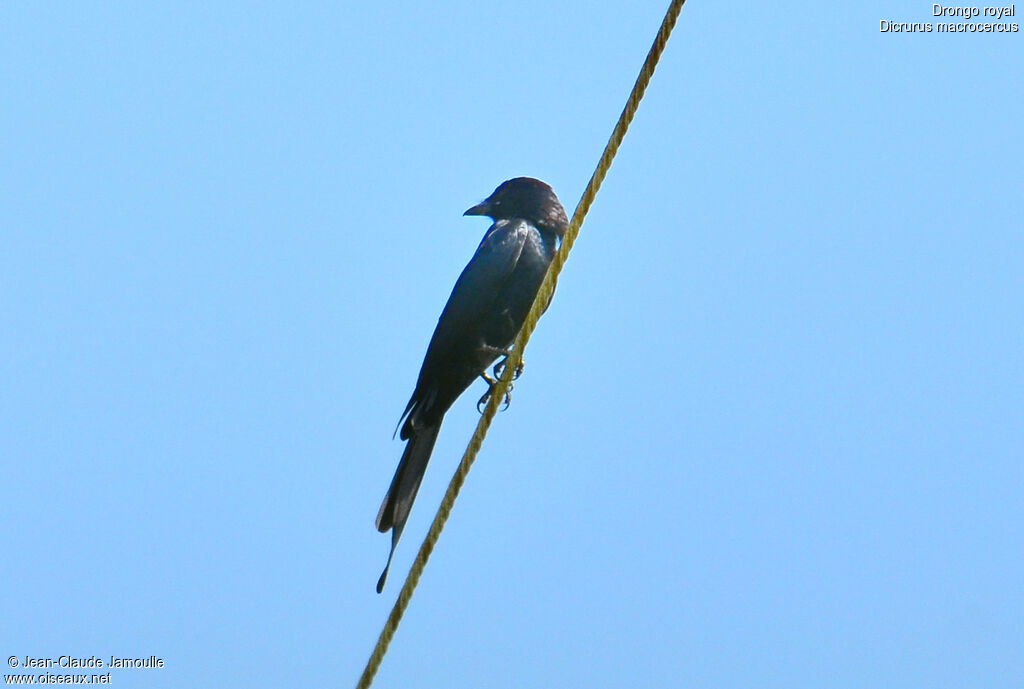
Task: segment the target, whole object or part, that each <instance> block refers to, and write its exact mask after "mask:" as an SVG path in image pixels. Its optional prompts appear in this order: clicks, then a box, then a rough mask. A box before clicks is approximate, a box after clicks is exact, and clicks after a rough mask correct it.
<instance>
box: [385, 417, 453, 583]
mask: <svg viewBox="0 0 1024 689" xmlns="http://www.w3.org/2000/svg"><path fill="white" fill-rule="evenodd" d="M440 430H441V424H440V423H438V424H436V425H432V426H426V427H420V428H417V429H416V433H415V435H413V436H412V437H411V438H409V442H408V443H407V444H406V446H405V452H403V453H402V460H401V461H400V462H399V463H398V469H397V470H396V471H395V477H394V478H393V479H391V487H390V488H388V493H387V495H385V496H384V502H383V503H381V506H380V511H379V512H377V530H378V531H380V532H381V533H383V532H385V531H387V530H388V529H391V552H389V553H388V562H387V564H386V565H385V566H384V571H383V572H382V573H381V575H380V579H379V580H378V581H377V593H380V592H381V591H383V590H384V581H385V580H386V579H387V577H388V569H389V568H390V567H391V558H392V556H393V555H394V554H395V546H396V545H398V539H399V538H401V537H402V530H403V529H404V528H405V522H406V520H407V519H408V518H409V511H410V510H411V509H412V503H413V500H415V499H416V492H417V491H418V490H419V489H420V481H422V480H423V472H425V471H426V470H427V462H429V461H430V454H431V452H433V451H434V442H435V441H436V440H437V433H438V431H440Z"/></svg>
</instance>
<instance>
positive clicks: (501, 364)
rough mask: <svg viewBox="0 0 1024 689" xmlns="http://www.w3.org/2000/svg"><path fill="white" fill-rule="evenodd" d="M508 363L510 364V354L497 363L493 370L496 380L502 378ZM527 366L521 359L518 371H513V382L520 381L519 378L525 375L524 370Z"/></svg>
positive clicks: (517, 366) (517, 367)
mask: <svg viewBox="0 0 1024 689" xmlns="http://www.w3.org/2000/svg"><path fill="white" fill-rule="evenodd" d="M506 363H508V354H506V355H505V358H504V359H502V360H501V361H499V362H498V363H496V364H495V365H494V368H493V369H491V370H492V371H493V372H494V377H495V378H501V374H502V373H504V372H505V364H506ZM525 366H526V362H525V361H523V360H522V359H520V360H519V363H518V364H517V365H516V370H514V371H512V380H519V376H521V375H523V368H524V367H525Z"/></svg>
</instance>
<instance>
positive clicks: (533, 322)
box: [356, 0, 686, 689]
mask: <svg viewBox="0 0 1024 689" xmlns="http://www.w3.org/2000/svg"><path fill="white" fill-rule="evenodd" d="M685 1H686V0H672V4H671V5H670V6H669V8H668V12H666V13H665V19H664V20H662V22H661V28H660V29H658V35H657V36H656V37H655V39H654V44H653V45H652V46H651V49H650V51H649V52H648V53H647V59H646V60H644V66H643V67H641V68H640V74H639V76H637V78H636V83H635V84H633V90H632V91H631V92H630V94H629V100H627V101H626V107H624V108H623V109H622V114H621V115H619V121H618V122H617V123H616V124H615V129H614V130H613V131H612V135H611V136H610V137H609V138H608V143H607V145H606V146H605V147H604V153H603V154H602V155H601V160H600V161H598V163H597V169H595V170H594V174H593V175H591V177H590V182H589V183H588V184H587V188H586V190H584V192H583V197H582V198H581V199H580V202H579V203H578V204H577V205H576V211H575V212H574V213H573V214H572V220H571V221H570V222H569V229H568V230H566V232H565V236H564V237H563V238H562V244H561V246H560V247H559V248H558V252H557V253H556V254H555V258H554V260H552V261H551V266H550V267H549V268H548V272H547V275H545V276H544V282H542V283H541V286H540V289H539V290H538V291H537V297H536V298H535V299H534V300H533V306H532V307H530V313H529V314H527V316H526V321H525V322H524V323H523V328H522V330H520V331H519V335H518V337H516V342H515V345H514V347H513V349H512V352H511V354H510V355H509V357H508V361H506V362H505V364H506V365H505V369H504V370H503V371H502V374H501V378H500V379H499V380H498V383H497V384H496V385H495V386H494V387H493V388H492V389H491V397H490V399H489V400H488V401H487V406H486V407H485V408H484V411H483V414H482V415H481V417H480V422H479V423H478V424H477V425H476V430H475V431H474V432H473V437H472V438H470V440H469V445H468V446H467V447H466V452H465V453H464V454H463V455H462V461H461V462H460V463H459V468H458V469H456V470H455V475H454V476H452V480H451V483H449V484H448V490H447V491H446V492H445V494H444V499H443V500H442V501H441V506H440V507H439V508H438V510H437V514H436V515H435V516H434V521H433V523H432V524H431V525H430V530H429V531H428V532H427V537H426V538H425V539H423V545H421V546H420V550H419V552H418V553H417V554H416V560H415V561H414V562H413V564H412V568H411V569H410V570H409V575H408V576H407V577H406V579H405V583H404V584H403V585H402V590H401V591H400V592H399V593H398V600H396V601H395V605H394V607H393V608H392V609H391V614H390V615H388V619H387V622H385V623H384V628H383V629H382V630H381V632H380V636H379V637H378V638H377V645H376V646H374V649H373V653H371V654H370V659H369V660H368V661H367V663H366V669H365V670H363V674H362V676H361V677H360V678H359V683H358V684H357V685H356V689H367V688H368V687H369V686H370V684H372V683H373V677H374V675H376V674H377V670H378V668H380V664H381V661H382V660H383V659H384V654H385V653H386V652H387V650H388V645H389V644H390V643H391V639H392V637H394V635H395V630H396V629H398V623H399V622H400V621H401V619H402V615H403V614H404V613H405V609H406V607H408V605H409V600H410V599H411V598H412V593H413V591H414V590H415V589H416V584H418V583H419V580H420V575H422V574H423V569H424V568H425V567H426V566H427V560H428V559H430V553H431V552H432V551H433V550H434V545H435V544H436V543H437V539H438V538H439V537H440V536H441V530H442V529H444V524H445V522H446V521H448V515H449V514H451V511H452V506H453V505H454V504H455V498H456V497H457V496H458V494H459V491H460V490H461V489H462V484H463V483H465V481H466V476H467V474H469V468H470V467H471V466H472V465H473V462H474V460H476V455H477V453H478V452H479V451H480V446H481V445H483V442H484V436H486V435H487V429H489V428H490V426H491V421H493V420H494V415H495V414H497V412H498V405H499V404H501V401H502V400H503V399H504V398H505V391H506V390H508V385H509V383H510V382H511V380H512V374H513V372H514V371H515V370H516V367H517V366H519V363H520V362H521V361H522V360H523V349H525V347H526V343H527V342H528V341H529V340H530V335H532V334H533V331H534V328H536V327H537V321H538V320H540V316H541V313H543V312H544V309H545V307H546V306H547V304H548V301H549V300H550V299H551V295H552V294H553V293H554V291H555V283H556V282H557V281H558V274H559V273H560V272H561V271H562V266H564V265H565V260H566V258H568V256H569V251H571V250H572V245H573V244H574V243H575V242H576V237H577V235H579V233H580V227H581V226H582V225H583V219H584V218H585V217H586V215H587V212H588V211H589V210H590V206H591V204H592V203H593V202H594V197H595V196H597V190H598V189H600V188H601V183H602V182H603V181H604V177H605V175H606V174H607V173H608V168H610V167H611V164H612V159H614V158H615V154H616V153H617V152H618V150H619V145H620V144H621V143H622V139H623V138H624V137H625V136H626V130H627V129H629V124H630V122H632V121H633V116H634V115H635V114H636V109H637V107H638V106H639V105H640V100H641V99H642V98H643V97H644V91H646V90H647V84H648V83H650V80H651V76H652V75H653V74H654V68H655V66H656V65H657V64H658V59H659V58H660V57H661V53H662V51H663V50H665V44H666V43H668V37H669V35H670V34H671V33H672V29H673V27H675V24H676V19H678V18H679V12H680V10H682V8H683V3H684V2H685Z"/></svg>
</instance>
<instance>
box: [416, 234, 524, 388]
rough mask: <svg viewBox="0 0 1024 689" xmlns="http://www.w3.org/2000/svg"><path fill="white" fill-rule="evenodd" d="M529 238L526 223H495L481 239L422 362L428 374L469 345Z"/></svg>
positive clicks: (438, 322) (453, 291) (461, 276)
mask: <svg viewBox="0 0 1024 689" xmlns="http://www.w3.org/2000/svg"><path fill="white" fill-rule="evenodd" d="M529 234H530V224H529V223H528V222H526V221H525V220H518V219H516V220H498V221H497V222H495V223H494V225H492V226H491V228H490V229H489V230H488V231H487V234H486V235H484V238H483V241H481V242H480V246H478V247H477V250H476V253H475V254H473V258H472V259H470V261H469V264H468V265H467V266H466V267H465V269H463V271H462V274H461V275H460V276H459V279H458V280H457V281H456V283H455V287H454V288H452V293H451V296H450V297H448V303H447V304H445V307H444V311H442V312H441V316H440V318H438V319H437V328H436V329H435V330H434V335H433V337H431V338H430V346H429V347H428V348H427V355H426V357H425V358H424V360H423V369H424V371H427V370H428V369H430V368H431V367H432V365H433V364H435V362H439V361H442V360H444V358H445V357H446V356H447V354H448V353H449V352H450V351H452V350H453V349H455V348H458V347H460V346H465V345H470V346H472V345H473V344H475V343H473V342H466V338H472V337H474V333H475V330H476V325H477V324H478V323H479V322H480V320H481V318H482V316H483V315H485V314H486V313H488V311H489V309H490V308H491V306H492V305H493V303H494V299H495V297H496V296H497V294H498V293H499V292H500V291H501V287H502V285H503V284H504V283H505V281H506V280H507V279H508V277H509V275H511V274H512V271H513V270H514V269H515V267H516V264H517V263H518V262H519V256H520V255H521V254H522V253H523V247H524V246H525V245H526V241H527V239H528V237H529Z"/></svg>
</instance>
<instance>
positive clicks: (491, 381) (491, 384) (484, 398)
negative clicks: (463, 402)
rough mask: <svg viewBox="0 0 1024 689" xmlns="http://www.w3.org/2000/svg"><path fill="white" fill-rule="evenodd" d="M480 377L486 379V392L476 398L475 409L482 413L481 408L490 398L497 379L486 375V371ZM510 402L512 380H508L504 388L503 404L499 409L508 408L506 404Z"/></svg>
mask: <svg viewBox="0 0 1024 689" xmlns="http://www.w3.org/2000/svg"><path fill="white" fill-rule="evenodd" d="M495 368H497V366H495ZM480 377H481V378H483V379H484V380H486V381H487V392H485V393H484V394H483V396H482V397H481V398H480V399H479V400H477V402H476V410H477V411H478V412H479V413H481V414H483V413H484V409H483V408H484V407H486V406H487V403H488V402H489V401H490V400H491V391H492V390H494V386H495V385H497V384H498V381H497V379H496V378H492V377H491V376H489V375H487V372H486V371H485V372H484V373H481V374H480ZM512 380H515V377H513V379H512ZM511 403H512V382H511V381H509V384H508V388H507V389H506V390H505V402H504V406H502V408H501V410H500V411H505V410H506V409H508V405H509V404H511Z"/></svg>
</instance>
